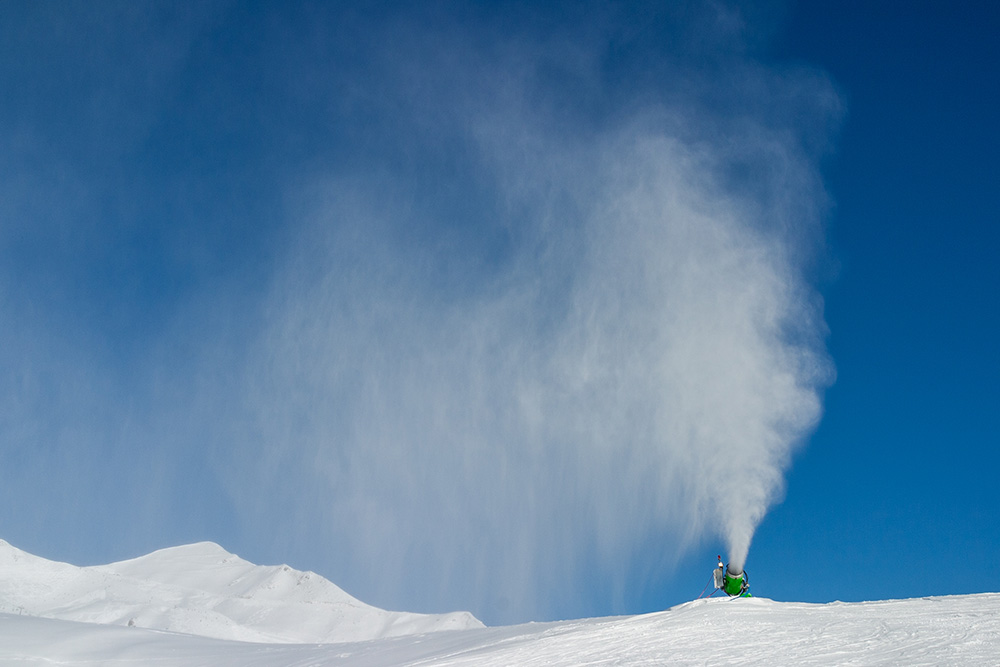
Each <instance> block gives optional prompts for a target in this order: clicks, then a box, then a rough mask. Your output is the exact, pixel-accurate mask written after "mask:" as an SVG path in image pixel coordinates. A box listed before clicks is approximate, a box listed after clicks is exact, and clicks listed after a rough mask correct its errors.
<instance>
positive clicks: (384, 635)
mask: <svg viewBox="0 0 1000 667" xmlns="http://www.w3.org/2000/svg"><path fill="white" fill-rule="evenodd" d="M0 607H2V609H3V611H5V612H6V613H0V665H4V666H6V665H22V664H23V665H39V664H43V665H44V664H59V665H80V666H82V665H95V664H115V665H118V666H121V665H148V664H156V665H157V666H158V667H181V666H184V667H188V666H196V665H205V666H208V665H212V666H215V667H236V666H237V665H238V666H240V667H244V666H246V667H276V666H278V665H352V666H372V665H479V666H486V667H489V666H491V665H524V666H529V667H530V666H531V665H579V664H589V665H611V664H616V665H663V664H670V665H706V664H713V665H714V664H725V665H996V664H1000V657H998V656H1000V594H997V593H986V594H981V595H964V596H946V597H932V598H920V599H913V600H889V601H882V602H859V603H841V602H834V603H831V604H823V605H819V604H806V603H797V602H775V601H773V600H768V599H764V598H736V599H720V598H714V599H707V600H696V601H694V602H689V603H686V604H682V605H679V606H677V607H674V608H673V609H670V610H668V611H663V612H658V613H654V614H646V615H642V616H627V617H614V618H595V619H583V620H576V621H562V622H557V623H531V624H526V625H518V626H508V627H497V628H485V627H482V625H481V624H479V623H478V621H475V620H474V619H473V618H472V617H471V616H469V615H465V614H458V615H447V616H441V617H427V616H419V615H414V614H397V613H392V612H385V611H381V610H378V609H374V608H372V607H369V606H367V605H364V604H362V603H361V602H358V601H357V600H354V599H353V598H351V597H350V596H348V595H347V594H346V593H344V592H343V591H341V590H340V589H339V588H337V587H336V586H334V585H333V584H331V583H330V582H328V581H326V580H324V579H322V578H321V577H318V576H317V575H315V574H312V573H302V572H296V571H295V570H291V569H290V568H287V567H284V566H279V567H260V566H256V565H252V564H250V563H247V562H246V561H244V560H241V559H239V558H237V557H236V556H233V555H232V554H229V553H227V552H225V551H224V550H223V549H221V547H218V546H216V545H214V544H197V545H191V546H188V547H179V548H177V549H167V550H164V551H159V552H156V553H153V554H150V555H149V556H145V557H143V558H138V559H135V560H132V561H125V562H122V563H114V564H112V565H106V566H100V567H93V568H77V567H74V566H72V565H67V564H65V563H53V562H51V561H46V560H44V559H40V558H36V557H34V556H31V555H29V554H26V553H24V552H22V551H18V550H17V549H14V548H13V547H10V546H9V545H7V544H6V543H3V542H0ZM43 616H44V617H43ZM131 619H136V620H135V626H133V627H129V625H128V621H129V620H131ZM81 621H88V622H81ZM152 621H155V623H154V622H152ZM338 623H339V624H345V625H346V627H347V628H348V629H347V630H344V629H343V628H340V629H337V627H338ZM143 624H145V625H147V626H148V627H139V626H140V625H143ZM165 626H169V627H170V628H171V629H172V630H174V631H173V632H168V631H164V630H162V629H149V628H150V627H165ZM448 628H454V631H451V632H437V631H436V630H442V629H448ZM181 629H183V630H184V631H185V632H187V633H190V634H181V633H179V632H177V630H181ZM295 632H300V633H303V634H310V633H319V634H323V633H326V635H325V636H327V637H333V638H337V637H340V638H342V637H345V636H348V635H349V634H350V633H352V632H355V633H361V634H363V635H368V636H369V637H370V638H369V639H367V640H365V641H359V640H354V641H341V643H324V642H326V641H332V640H331V639H326V640H323V641H319V640H316V639H309V640H302V642H303V643H298V644H290V643H286V642H287V641H288V640H289V637H290V636H291V635H292V634H294V633H295ZM406 632H413V633H415V634H406ZM199 634H200V635H201V636H198V635H199ZM227 634H228V635H230V636H232V635H237V634H246V635H248V636H253V637H255V640H254V643H251V642H248V641H236V640H234V639H232V638H230V639H220V638H219V637H221V636H226V635H227ZM206 635H213V636H206ZM391 635H397V636H391ZM265 637H270V639H265Z"/></svg>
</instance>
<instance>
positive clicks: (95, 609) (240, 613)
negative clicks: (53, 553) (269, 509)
mask: <svg viewBox="0 0 1000 667" xmlns="http://www.w3.org/2000/svg"><path fill="white" fill-rule="evenodd" d="M0 612H6V613H9V614H17V615H29V616H37V617H44V618H52V619H61V620H66V621H82V622H86V623H100V624H105V625H119V626H131V627H138V628H148V629H154V630H167V631H171V632H180V633H187V634H193V635H199V636H203V637H212V638H217V639H231V640H242V641H250V642H269V643H281V642H283V643H293V642H294V643H330V642H346V641H364V640H368V639H378V638H383V637H395V636H400V635H407V634H416V633H428V632H435V631H438V630H458V629H468V628H476V627H482V623H480V622H479V621H478V620H476V619H475V618H474V617H473V616H472V615H471V614H469V613H467V612H457V613H451V614H441V615H424V614H411V613H405V612H389V611H384V610H382V609H378V608H376V607H372V606H370V605H367V604H364V603H363V602H361V601H359V600H357V599H355V598H353V597H351V596H350V595H348V594H347V593H345V592H344V591H343V590H341V589H340V588H338V587H337V586H335V585H334V584H333V583H331V582H330V581H328V580H326V579H324V578H323V577H321V576H319V575H317V574H315V573H313V572H299V571H298V570H293V569H292V568H290V567H288V566H287V565H279V566H260V565H254V564H253V563H249V562H247V561H245V560H243V559H242V558H239V557H238V556H234V555H233V554H231V553H229V552H227V551H226V550H225V549H223V548H222V547H220V546H219V545H217V544H212V543H210V542H202V543H199V544H191V545H188V546H182V547H176V548H172V549H163V550H161V551H156V552H154V553H151V554H149V555H147V556H142V557H140V558H136V559H133V560H127V561H122V562H120V563H112V564H110V565H100V566H96V567H76V566H74V565H69V564H67V563H58V562H54V561H49V560H45V559H44V558H39V557H37V556H33V555H31V554H28V553H26V552H24V551H21V550H20V549H17V548H15V547H13V546H11V545H10V544H8V543H7V542H4V541H2V540H0Z"/></svg>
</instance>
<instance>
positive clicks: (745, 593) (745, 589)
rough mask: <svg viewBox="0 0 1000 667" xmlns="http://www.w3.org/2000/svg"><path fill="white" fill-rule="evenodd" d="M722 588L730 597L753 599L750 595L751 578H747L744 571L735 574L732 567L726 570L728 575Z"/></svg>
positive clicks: (724, 578)
mask: <svg viewBox="0 0 1000 667" xmlns="http://www.w3.org/2000/svg"><path fill="white" fill-rule="evenodd" d="M720 588H721V589H722V591H723V592H724V593H725V594H726V595H728V596H729V597H737V596H739V597H742V598H748V597H753V596H751V595H750V578H749V577H747V574H746V572H743V571H742V570H741V571H739V572H733V568H732V566H731V565H730V566H729V567H727V568H726V575H725V577H723V581H722V586H720Z"/></svg>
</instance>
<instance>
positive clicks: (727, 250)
mask: <svg viewBox="0 0 1000 667" xmlns="http://www.w3.org/2000/svg"><path fill="white" fill-rule="evenodd" d="M455 48H456V50H457V54H456V53H449V54H448V57H447V58H446V59H445V60H446V61H447V62H446V63H445V64H443V63H442V62H440V61H437V60H433V58H431V60H430V62H424V61H421V62H422V67H420V68H417V70H419V72H421V73H424V72H427V71H433V72H435V73H436V74H435V77H437V78H434V79H432V80H429V81H428V80H427V79H426V78H424V79H420V80H419V81H418V83H417V84H415V83H412V79H413V77H412V76H411V75H413V73H414V72H413V71H412V70H411V69H410V66H409V65H407V66H406V67H402V66H399V65H398V63H395V62H394V63H393V65H392V67H397V66H399V67H401V69H402V70H403V73H402V74H400V73H399V72H396V71H395V70H393V69H392V68H390V70H391V71H390V75H388V76H389V78H390V79H391V80H392V81H393V82H396V83H399V84H400V85H401V86H402V87H403V88H404V89H406V90H407V92H406V93H405V94H404V98H405V100H406V107H405V108H407V109H410V110H412V112H413V115H412V116H406V117H395V116H391V117H390V118H389V119H388V120H386V121H384V122H386V123H387V125H386V127H384V128H382V131H383V132H386V133H388V134H389V136H395V137H398V138H399V141H400V143H401V144H402V145H404V146H405V150H406V151H407V152H408V153H407V154H409V155H416V156H417V158H416V159H415V160H414V161H413V164H412V165H410V164H409V163H406V162H404V163H403V164H402V165H400V164H398V163H397V164H396V165H395V166H394V167H393V168H388V169H387V168H381V167H380V168H376V169H369V170H368V171H366V172H364V174H363V175H360V176H359V175H358V174H357V173H355V174H353V175H351V176H344V175H343V174H342V173H338V172H331V173H328V174H324V173H320V174H317V175H316V176H315V177H314V178H313V179H312V180H311V181H310V182H308V183H307V184H305V185H302V186H300V187H297V188H296V189H294V190H293V191H291V192H290V196H289V200H290V201H292V202H294V206H295V208H294V209H293V210H292V211H291V213H290V217H291V219H292V220H294V221H296V224H297V225H298V229H299V231H300V240H299V242H298V243H297V244H296V245H294V246H293V247H292V248H291V249H290V251H289V254H288V262H287V268H286V269H285V271H284V272H283V273H281V274H280V275H279V277H278V278H277V279H276V281H275V283H274V287H273V291H272V296H271V298H270V301H269V306H268V310H267V315H266V322H267V328H266V330H265V335H264V336H263V337H262V338H261V340H260V341H259V343H258V350H257V352H256V354H254V355H253V358H254V359H255V361H254V362H253V363H252V364H251V365H250V370H249V375H248V379H247V381H246V383H245V384H246V387H247V388H248V391H249V392H250V393H249V394H248V398H249V405H251V406H252V409H253V410H254V412H255V414H256V415H257V417H258V419H257V422H256V424H255V427H254V433H253V435H252V438H251V441H256V442H260V443H261V444H262V447H261V451H260V455H259V456H255V457H251V458H252V460H253V463H243V464H242V465H240V464H236V465H234V466H233V468H234V470H235V471H236V473H235V475H234V478H235V479H238V480H240V484H242V485H244V486H242V487H241V486H239V485H236V486H235V487H234V488H235V492H236V493H237V496H238V498H239V501H240V504H241V506H243V507H253V506H254V502H255V501H256V500H257V499H260V502H267V503H268V504H269V507H262V506H258V508H257V509H256V510H254V511H252V512H251V515H257V514H264V513H268V512H273V511H274V507H275V504H276V503H277V504H278V506H281V507H284V506H283V505H281V503H282V502H284V503H287V507H284V509H283V510H282V512H283V516H288V515H292V516H297V517H298V518H299V521H300V523H299V524H294V523H293V524H292V526H296V527H294V528H292V529H291V530H292V531H293V533H296V532H298V533H301V532H308V534H309V535H310V536H311V537H310V539H316V540H319V541H320V543H322V544H326V545H330V546H331V548H330V549H329V556H328V558H330V559H331V560H332V561H333V564H332V565H331V572H330V575H331V578H334V579H335V580H338V581H340V582H342V583H343V584H344V585H346V586H347V587H348V589H349V590H352V592H355V594H357V595H359V596H361V597H363V598H364V599H366V600H369V601H371V602H373V603H375V604H382V605H387V606H400V605H408V606H409V607H410V608H414V609H428V608H454V607H463V608H469V607H471V608H472V609H473V611H475V612H476V613H478V614H480V615H482V616H484V617H486V618H487V620H490V621H495V620H510V619H523V618H525V617H532V616H533V617H536V618H537V617H539V616H551V615H554V614H558V613H560V612H559V609H561V608H566V607H568V606H569V605H570V604H574V603H579V602H580V600H579V597H580V596H581V595H582V594H581V593H580V592H581V591H583V590H587V589H588V588H589V589H590V590H595V589H596V590H597V595H599V596H601V597H602V599H605V600H616V599H617V600H622V599H623V598H624V597H625V591H624V588H625V587H626V579H627V576H628V574H627V573H628V572H629V570H630V568H638V569H645V570H647V571H648V570H652V569H656V568H661V567H662V566H664V565H669V564H670V562H671V560H672V559H674V558H677V557H679V556H680V555H681V554H683V553H684V552H685V550H686V549H688V548H690V547H692V546H693V545H695V544H697V543H698V542H699V541H700V540H702V539H704V538H705V537H707V536H721V537H722V538H723V539H724V540H725V541H726V543H727V544H728V549H729V558H730V562H731V564H733V566H734V567H739V568H742V565H743V563H744V561H745V559H746V555H747V551H748V549H749V546H750V541H751V538H752V536H753V533H754V530H755V528H756V526H757V525H758V523H759V522H760V520H761V518H762V517H763V516H764V514H765V512H766V511H767V509H768V507H769V506H770V505H771V504H772V503H773V502H774V501H775V500H776V498H777V497H778V496H779V494H780V493H781V489H782V479H783V472H784V470H785V468H786V467H787V465H788V463H789V457H790V454H791V452H792V451H793V448H794V446H795V445H796V444H797V443H799V442H801V441H802V439H803V438H804V437H806V436H807V435H808V433H809V432H810V429H811V428H813V426H814V425H815V424H816V422H817V420H818V418H819V415H820V411H821V400H820V394H821V391H822V389H823V387H824V386H825V385H826V384H827V383H828V382H829V381H830V367H829V363H828V361H827V357H826V353H825V350H824V343H823V337H824V333H825V330H824V324H823V320H822V312H821V311H822V308H821V303H820V300H819V298H818V296H817V295H816V293H815V291H814V290H813V289H812V288H811V287H810V285H809V284H808V281H807V280H806V278H805V271H806V265H807V262H808V258H809V254H810V248H809V245H810V243H811V241H810V239H811V238H813V237H812V236H811V235H813V234H814V231H815V227H816V224H817V219H818V217H819V216H820V214H821V209H822V205H823V193H822V188H821V186H820V185H819V180H818V177H817V174H816V168H815V164H814V160H815V159H814V157H813V156H812V155H811V154H810V152H809V150H807V149H806V148H803V145H802V144H801V143H800V142H801V139H800V138H798V137H799V135H797V134H795V133H794V132H790V131H789V127H788V126H787V125H786V124H785V122H784V120H785V116H783V115H782V114H789V117H791V118H800V117H801V113H802V112H803V109H807V110H809V112H810V113H815V114H816V115H818V116H822V119H821V120H822V122H825V121H826V116H825V115H824V114H825V113H826V111H827V110H826V109H825V107H824V104H826V103H828V102H829V101H830V95H829V91H828V88H827V87H826V84H825V83H824V82H823V81H822V80H819V79H815V78H813V77H811V76H808V75H802V76H801V77H800V78H799V79H794V80H793V81H792V82H791V83H788V82H785V81H777V80H772V79H771V78H768V76H767V75H766V73H763V72H761V71H759V70H757V69H753V68H750V69H748V70H747V72H749V73H750V74H752V75H753V76H756V77H758V78H762V79H763V83H760V82H758V83H756V84H753V86H759V87H760V89H759V90H758V89H757V88H756V87H753V86H750V89H747V90H741V91H740V93H739V95H736V96H735V97H737V98H739V99H743V98H747V99H752V100H753V101H754V103H756V104H765V103H764V102H763V100H768V102H767V103H766V104H765V108H764V109H763V110H761V111H760V114H761V115H763V116H765V117H766V118H761V117H758V116H755V115H754V113H751V112H745V113H744V112H743V111H741V112H740V113H735V112H734V113H732V114H729V113H722V114H717V115H716V117H714V118H713V117H708V116H706V114H705V113H703V111H704V109H705V106H704V105H703V104H702V103H701V102H697V103H696V102H692V100H690V99H688V98H687V97H683V96H682V97H683V99H680V100H675V99H664V100H660V101H658V102H656V103H655V104H646V105H644V106H643V107H642V108H641V110H636V111H635V112H633V113H630V114H621V113H611V114H597V116H596V118H595V119H590V120H588V121H587V122H583V121H580V122H578V123H577V125H576V126H575V127H574V128H573V131H568V128H567V127H566V126H565V123H566V121H565V119H563V120H562V121H561V122H562V124H560V123H556V122H555V121H554V117H553V116H552V115H551V112H550V111H547V110H546V109H547V106H546V104H545V103H543V104H541V105H539V103H538V100H539V96H540V95H541V97H542V99H543V102H548V103H550V106H552V107H558V105H557V104H555V102H558V101H559V100H560V99H562V98H561V95H562V94H563V93H561V92H552V91H550V90H543V89H544V86H542V85H541V84H542V83H544V82H540V81H539V76H540V75H539V74H538V66H537V65H535V64H530V65H525V64H524V63H525V62H528V63H537V62H546V61H547V59H548V60H551V58H550V56H551V53H549V52H548V51H546V50H545V49H540V50H538V51H536V52H532V53H531V54H530V57H525V56H524V49H525V48H526V47H525V45H524V44H520V45H519V48H520V49H521V50H520V51H518V55H519V56H520V57H518V58H508V59H504V58H502V57H500V58H497V59H496V61H497V62H499V63H500V64H499V65H497V64H493V65H490V66H487V65H485V64H483V63H482V61H479V60H477V58H476V56H475V52H474V51H473V52H468V51H463V50H462V49H461V48H458V47H455ZM481 48H482V47H481ZM418 51H419V52H420V53H421V54H425V53H426V51H427V50H424V49H418ZM431 51H433V52H434V53H437V54H438V56H440V54H441V51H440V50H437V51H434V50H431ZM410 55H412V54H410ZM493 55H494V56H495V55H496V54H493ZM421 58H424V59H426V58H429V57H428V56H426V55H421V56H419V57H416V59H417V60H420V59H421ZM401 60H405V61H406V62H407V63H409V62H410V59H402V58H401ZM456 63H460V64H456ZM477 63H478V64H477ZM550 64H551V63H550ZM557 64H558V65H560V66H565V67H570V65H567V64H566V62H565V61H564V60H558V62H557ZM571 65H572V67H576V68H582V69H583V70H584V71H585V72H589V71H590V70H589V68H590V66H589V65H587V64H586V63H584V64H583V65H581V64H580V63H579V62H577V61H576V60H573V61H572V63H571ZM393 72H394V74H393ZM577 74H579V72H577ZM424 76H426V75H424ZM580 76H582V77H584V78H586V76H588V75H587V74H582V75H580ZM395 77H398V78H395ZM749 78H753V77H749ZM793 78H794V77H793ZM483 81H485V82H492V83H482V82H483ZM400 82H404V83H400ZM418 84H419V85H418ZM733 85H735V84H733ZM747 85H748V86H749V85H750V84H747ZM408 87H413V88H419V91H416V92H415V91H414V90H410V89H409V88H408ZM389 88H390V89H391V88H392V85H390V86H389ZM788 88H795V92H794V94H793V93H791V92H789V90H788ZM803 88H804V89H807V90H806V92H805V93H803V91H802V89H803ZM453 91H461V92H458V93H456V92H453ZM540 91H541V92H540ZM716 92H717V91H716ZM812 93H815V97H816V98H819V99H820V100H821V101H820V102H815V101H814V98H813V96H812ZM409 96H412V97H409ZM546 96H548V97H546ZM772 98H774V99H776V100H777V101H775V102H770V101H769V100H771V99H772ZM803 99H804V100H806V101H805V102H803V101H802V100H803ZM790 100H791V101H794V102H795V104H792V103H791V102H790ZM811 105H813V106H815V107H816V108H815V109H811V108H810V107H811ZM428 109H431V110H432V111H428ZM768 114H773V116H774V117H770V116H768ZM456 119H458V120H460V122H457V121H456ZM789 122H792V121H790V120H789ZM414 137H416V139H415V138H414ZM442 145H446V146H450V147H452V148H454V147H456V146H459V147H461V151H460V154H461V155H462V158H461V165H462V168H461V169H458V170H454V169H450V168H447V165H445V167H442V168H443V169H444V171H438V172H433V174H432V176H433V178H431V179H430V180H428V177H427V170H428V169H429V168H430V167H428V165H432V166H433V165H439V163H440V162H441V161H442V160H443V161H445V162H446V163H447V161H448V160H452V159H455V158H454V157H453V156H449V157H443V156H442V154H441V153H440V152H439V150H440V149H439V148H438V147H440V146H442ZM439 167H440V165H439ZM445 174H447V175H448V176H447V178H446V176H445ZM441 179H445V181H444V183H443V184H442V182H441ZM276 471H277V472H276ZM248 479H252V480H256V481H255V482H254V483H253V484H246V480H248ZM286 479H291V480H296V482H295V485H294V489H289V490H288V491H284V488H285V487H284V484H285V482H284V481H282V482H281V483H280V484H277V483H276V482H275V481H272V480H286ZM279 487H280V488H279ZM251 488H252V489H253V491H252V492H250V491H249V489H251ZM261 488H263V489H265V491H266V492H264V493H261V492H260V491H259V489H261ZM303 489H308V493H309V495H310V498H311V500H310V502H308V503H302V502H301V501H300V500H298V497H299V494H300V493H302V492H303ZM292 491H294V493H293V492H292ZM283 492H284V493H285V495H282V494H283ZM281 498H284V500H283V501H282V500H281ZM265 499H266V500H265ZM287 538H288V536H283V539H287ZM651 540H656V541H657V542H659V543H660V544H661V545H663V546H662V547H661V548H660V549H659V551H660V553H658V554H650V553H649V552H648V551H645V550H644V549H643V548H642V545H644V544H648V543H650V541H651ZM636 563H639V565H638V566H637V565H636ZM595 568H596V569H597V570H598V571H599V572H600V573H601V574H600V575H594V570H595ZM595 576H596V577H597V578H598V579H599V580H603V581H607V582H609V583H608V584H607V585H606V586H604V587H603V588H602V586H601V585H600V584H598V585H596V586H595V585H593V584H591V585H590V586H589V587H588V586H584V585H583V582H584V581H593V580H594V578H595ZM542 590H548V591H554V593H553V594H551V595H546V596H540V594H539V591H542Z"/></svg>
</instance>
